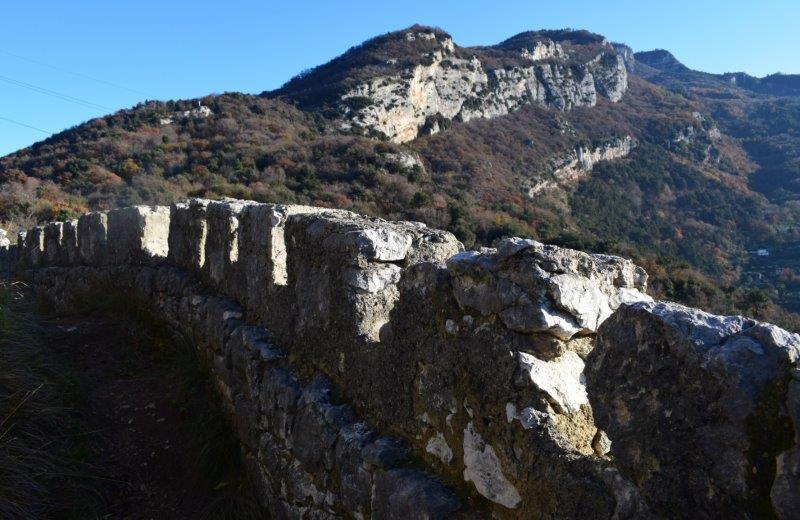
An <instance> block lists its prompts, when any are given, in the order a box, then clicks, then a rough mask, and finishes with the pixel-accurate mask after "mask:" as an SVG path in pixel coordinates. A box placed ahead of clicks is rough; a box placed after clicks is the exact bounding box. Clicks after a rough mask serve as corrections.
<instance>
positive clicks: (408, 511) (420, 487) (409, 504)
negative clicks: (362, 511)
mask: <svg viewBox="0 0 800 520" xmlns="http://www.w3.org/2000/svg"><path fill="white" fill-rule="evenodd" d="M460 508H461V504H460V503H459V502H458V500H456V498H455V497H454V496H453V494H452V493H451V492H450V491H449V490H447V489H446V488H445V487H444V486H442V485H441V484H439V483H438V482H436V481H435V480H433V479H431V478H430V477H429V476H427V475H424V474H423V473H421V472H418V471H414V470H409V469H394V470H389V471H381V472H379V473H378V474H377V475H376V476H375V484H374V487H373V488H372V518H386V519H387V520H393V519H397V520H409V519H419V520H428V519H430V520H435V519H444V518H449V517H450V515H452V514H453V513H455V512H456V511H458V510H459V509H460Z"/></svg>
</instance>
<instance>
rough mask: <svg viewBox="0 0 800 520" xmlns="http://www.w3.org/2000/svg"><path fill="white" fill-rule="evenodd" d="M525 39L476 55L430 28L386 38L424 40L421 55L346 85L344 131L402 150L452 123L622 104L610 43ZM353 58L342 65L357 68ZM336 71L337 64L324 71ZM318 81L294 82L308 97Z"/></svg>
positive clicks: (341, 101)
mask: <svg viewBox="0 0 800 520" xmlns="http://www.w3.org/2000/svg"><path fill="white" fill-rule="evenodd" d="M527 34H528V33H524V34H523V35H519V36H518V37H515V38H512V39H510V40H508V41H507V42H503V43H502V44H500V45H497V46H494V47H475V48H461V47H458V46H456V45H455V44H454V43H453V40H452V39H451V38H450V36H449V35H447V34H446V33H443V32H441V31H438V30H432V29H430V30H429V29H426V28H416V29H415V28H412V29H409V30H407V31H406V32H401V33H394V34H391V35H388V36H386V37H384V39H385V42H386V43H385V45H386V46H387V47H390V48H396V47H400V45H399V44H398V43H397V41H396V40H405V41H406V42H416V41H424V42H425V47H424V50H423V51H421V52H419V53H417V54H412V55H410V56H398V57H394V58H390V59H389V60H387V62H386V63H385V64H383V65H384V70H383V71H381V70H380V69H379V68H378V67H377V66H376V65H372V64H370V66H371V67H373V68H372V69H370V74H369V75H368V76H369V77H368V79H367V80H365V81H361V82H360V83H358V84H356V85H348V86H347V87H346V88H345V89H344V90H343V91H342V92H340V93H338V95H337V96H336V97H335V98H334V99H333V104H334V105H335V106H336V107H337V108H338V110H339V111H340V112H341V113H342V114H343V115H344V121H345V122H344V123H343V126H344V127H345V128H355V129H359V130H361V131H364V132H367V133H376V134H379V135H382V136H385V137H387V138H388V139H390V140H392V141H394V142H398V143H402V142H406V141H410V140H412V139H414V138H416V137H417V136H418V135H420V134H423V133H435V132H437V131H439V130H440V129H441V128H442V125H443V124H445V123H446V122H449V121H469V120H471V119H476V118H492V117H497V116H501V115H505V114H508V113H510V112H514V111H516V110H518V109H519V108H521V107H523V106H525V105H529V104H537V105H540V106H544V107H550V108H553V109H556V110H570V109H572V108H573V107H576V106H594V105H595V104H596V102H597V99H598V97H600V96H602V97H605V98H607V99H609V100H610V101H612V102H617V101H619V100H620V99H621V98H622V96H623V95H624V93H625V91H626V90H627V71H626V69H625V64H624V61H623V59H622V57H620V56H618V55H617V53H616V52H615V50H614V48H613V47H612V46H611V45H610V44H609V43H608V42H607V41H605V40H600V39H598V40H597V41H593V42H592V43H591V45H584V46H581V47H580V49H576V48H573V47H575V46H570V45H567V44H566V43H564V44H562V43H559V42H558V41H554V40H553V39H551V38H549V37H547V36H546V35H544V34H542V35H534V36H529V37H523V36H525V35H527ZM531 34H533V33H531ZM562 37H564V36H563V35H562ZM392 42H394V43H392ZM374 45H379V44H377V43H376V44H374ZM354 52H357V50H356V51H353V52H351V53H348V55H345V56H343V57H341V58H339V59H338V60H340V61H342V62H343V63H349V62H352V61H355V59H356V58H355V57H354V56H352V54H353V53H354ZM387 52H389V51H387ZM587 53H589V54H591V56H590V57H589V58H586V55H587ZM498 59H499V60H500V63H497V60H498ZM336 64H337V60H334V61H333V62H331V63H330V64H328V65H326V66H324V67H321V69H324V68H326V67H327V68H335V66H336ZM401 64H402V66H401ZM342 66H345V65H344V64H343V65H342ZM363 67H364V68H366V67H367V65H366V64H365V65H364V66H363ZM373 69H374V70H373ZM313 75H314V71H312V72H310V73H309V74H308V75H306V76H303V77H302V78H301V79H298V80H297V83H302V84H303V85H304V86H303V88H302V90H301V91H300V93H301V94H302V95H303V96H306V95H307V93H308V91H309V90H313V89H315V88H316V89H319V90H323V87H322V86H320V85H316V86H313V85H311V86H309V84H310V83H311V80H312V79H313ZM353 75H363V73H359V72H355V71H354V72H353ZM319 81H323V78H320V80H319ZM293 88H294V86H293V83H292V82H290V83H289V84H287V85H286V86H285V87H283V88H282V89H281V90H280V91H279V94H280V95H288V96H292V95H293V92H294V91H293ZM297 88H298V89H299V88H300V87H299V86H298V87H297Z"/></svg>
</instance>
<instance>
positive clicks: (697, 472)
mask: <svg viewBox="0 0 800 520" xmlns="http://www.w3.org/2000/svg"><path fill="white" fill-rule="evenodd" d="M799 358H800V336H797V335H795V334H789V333H788V332H786V331H784V330H782V329H779V328H777V327H775V326H773V325H766V324H762V323H757V322H755V321H753V320H748V319H745V318H742V317H740V316H732V317H731V316H729V317H723V316H714V315H711V314H708V313H704V312H702V311H698V310H696V309H689V308H686V307H683V306H680V305H677V304H672V303H663V302H659V303H652V302H643V303H637V304H633V305H628V306H623V307H622V308H620V309H619V310H618V311H617V312H616V313H615V314H614V315H613V316H612V317H611V318H610V319H609V320H607V321H606V322H605V323H604V324H603V325H602V326H601V328H600V332H599V335H598V339H597V345H596V347H595V349H594V350H593V351H592V353H591V354H590V355H589V357H588V362H587V370H586V378H587V381H588V389H589V397H590V401H591V404H592V407H593V409H594V414H595V418H596V421H597V424H598V427H600V428H601V429H602V430H604V431H606V432H607V433H608V436H609V437H610V439H611V441H612V443H613V444H612V454H613V457H614V460H615V464H616V465H617V467H618V468H619V469H620V471H621V472H622V473H623V474H625V475H627V476H628V477H630V478H631V480H632V481H634V482H636V483H638V487H639V489H640V491H641V493H642V495H643V496H644V497H645V498H646V500H647V501H648V502H649V503H650V505H651V506H652V508H653V510H654V511H655V512H656V513H659V514H664V515H667V516H672V515H676V516H692V517H695V518H700V517H718V516H719V515H720V514H729V515H732V516H734V517H763V516H765V515H771V514H773V513H772V511H773V509H772V506H771V504H770V501H769V496H770V489H771V488H772V497H773V503H774V504H776V506H775V512H777V513H779V514H780V515H782V516H783V517H784V518H790V517H792V516H793V514H792V513H791V511H794V507H796V506H795V504H796V502H795V499H794V498H793V496H792V495H791V492H792V491H794V490H796V489H797V482H798V480H797V472H796V467H795V465H794V463H793V460H794V453H795V450H796V448H795V447H793V446H794V444H795V442H796V441H795V432H794V429H793V427H792V422H791V421H790V416H791V417H792V418H793V416H792V412H790V410H789V408H791V401H792V399H791V397H792V393H791V392H790V391H788V390H787V388H788V387H790V385H791V382H792V374H793V371H794V367H795V366H796V365H797V362H798V359H799ZM776 457H778V461H779V462H778V466H779V469H778V475H779V477H778V478H777V479H776V469H775V465H776V462H775V460H776ZM773 481H774V482H775V485H773ZM787 515H788V516H787Z"/></svg>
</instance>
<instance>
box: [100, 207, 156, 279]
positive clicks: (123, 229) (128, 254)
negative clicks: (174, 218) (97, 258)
mask: <svg viewBox="0 0 800 520" xmlns="http://www.w3.org/2000/svg"><path fill="white" fill-rule="evenodd" d="M169 215H170V210H169V208H168V207H166V206H132V207H129V208H122V209H115V210H113V211H109V212H108V252H109V261H110V262H112V263H114V264H117V265H124V264H135V263H140V262H144V263H147V262H151V261H152V260H155V259H165V258H166V257H167V253H168V249H169Z"/></svg>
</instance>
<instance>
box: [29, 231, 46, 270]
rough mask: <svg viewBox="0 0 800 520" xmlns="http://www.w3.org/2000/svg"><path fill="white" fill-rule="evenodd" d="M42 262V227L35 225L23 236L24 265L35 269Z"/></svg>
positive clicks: (40, 265)
mask: <svg viewBox="0 0 800 520" xmlns="http://www.w3.org/2000/svg"><path fill="white" fill-rule="evenodd" d="M43 264H44V228H43V227H41V226H37V227H35V228H32V229H31V230H29V231H28V233H27V235H26V237H25V267H27V268H28V269H35V268H37V267H42V266H43Z"/></svg>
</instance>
